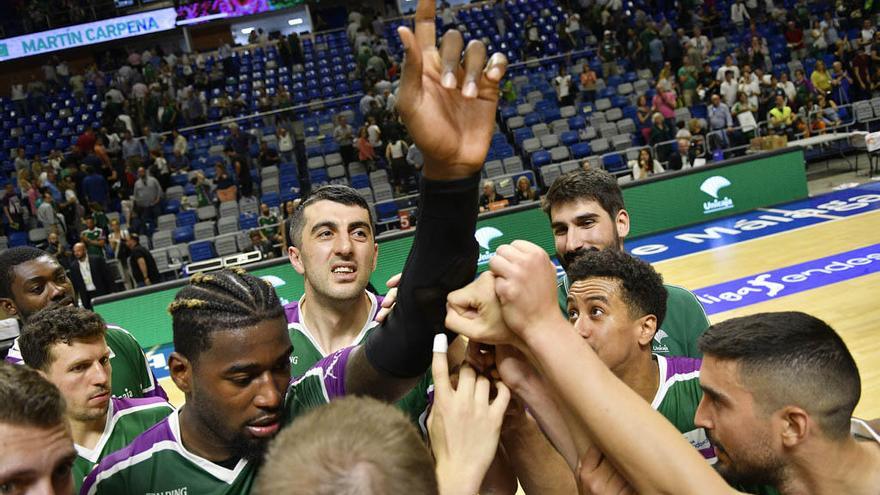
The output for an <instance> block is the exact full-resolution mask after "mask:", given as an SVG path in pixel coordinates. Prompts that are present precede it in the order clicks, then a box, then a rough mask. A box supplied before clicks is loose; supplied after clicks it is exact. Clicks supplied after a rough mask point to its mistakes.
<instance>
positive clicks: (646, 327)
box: [638, 315, 657, 346]
mask: <svg viewBox="0 0 880 495" xmlns="http://www.w3.org/2000/svg"><path fill="white" fill-rule="evenodd" d="M638 323H639V345H640V346H650V345H651V341H652V340H654V334H655V333H657V317H656V316H654V315H645V316H643V317H641V318H639V320H638Z"/></svg>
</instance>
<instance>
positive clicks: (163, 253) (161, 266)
mask: <svg viewBox="0 0 880 495" xmlns="http://www.w3.org/2000/svg"><path fill="white" fill-rule="evenodd" d="M170 241H171V239H169V242H170ZM166 247H167V246H166ZM150 254H151V255H152V256H153V260H154V261H155V262H156V270H157V271H158V272H159V273H165V272H168V271H171V269H170V268H169V267H168V250H167V249H165V248H163V249H154V250H152V251H150Z"/></svg>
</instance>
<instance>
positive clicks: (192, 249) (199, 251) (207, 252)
mask: <svg viewBox="0 0 880 495" xmlns="http://www.w3.org/2000/svg"><path fill="white" fill-rule="evenodd" d="M211 258H216V255H215V254H214V243H213V242H211V241H201V242H193V243H190V245H189V259H190V260H192V261H205V260H209V259H211Z"/></svg>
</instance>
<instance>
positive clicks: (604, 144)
mask: <svg viewBox="0 0 880 495" xmlns="http://www.w3.org/2000/svg"><path fill="white" fill-rule="evenodd" d="M610 148H611V146H610V145H609V144H608V140H607V139H605V138H599V139H594V140H592V141H590V149H591V150H593V153H595V154H597V155H601V154H602V153H605V152H606V151H608V150H609V149H610Z"/></svg>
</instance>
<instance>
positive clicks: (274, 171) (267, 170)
mask: <svg viewBox="0 0 880 495" xmlns="http://www.w3.org/2000/svg"><path fill="white" fill-rule="evenodd" d="M260 176H261V177H262V178H263V181H265V180H266V179H272V178H275V179H277V178H278V176H279V171H278V167H276V166H275V165H271V166H269V167H263V170H262V171H261V172H260Z"/></svg>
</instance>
